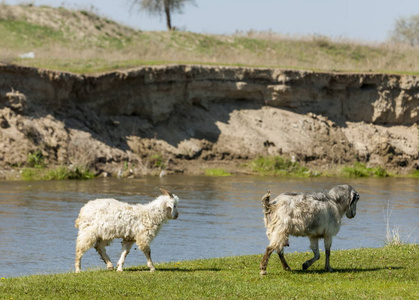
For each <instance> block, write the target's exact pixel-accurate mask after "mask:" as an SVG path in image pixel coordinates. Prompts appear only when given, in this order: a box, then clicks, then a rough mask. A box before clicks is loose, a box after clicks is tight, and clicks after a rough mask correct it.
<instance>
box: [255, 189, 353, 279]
mask: <svg viewBox="0 0 419 300" xmlns="http://www.w3.org/2000/svg"><path fill="white" fill-rule="evenodd" d="M358 199H359V194H358V192H357V191H356V190H355V189H354V188H352V187H351V186H350V185H346V184H345V185H338V186H335V187H333V188H331V189H330V190H328V191H324V192H314V193H282V194H280V195H279V196H278V197H276V198H275V199H274V200H273V201H272V202H270V191H268V193H267V194H265V195H264V196H263V198H262V205H263V206H264V213H265V218H264V221H265V227H266V234H267V236H268V239H269V242H270V243H269V245H268V247H267V248H266V252H265V255H264V256H263V259H262V262H261V263H260V270H261V271H260V274H261V275H265V274H266V267H267V265H268V261H269V257H270V256H271V254H272V252H273V251H276V252H277V253H278V255H279V258H280V260H281V263H282V267H283V269H284V270H291V268H290V267H289V266H288V264H287V262H286V260H285V257H284V247H285V246H289V235H293V236H307V237H308V238H309V239H310V248H311V249H312V250H313V253H314V257H313V258H312V259H310V260H308V261H306V262H305V263H304V264H303V270H306V269H307V268H309V267H310V266H311V265H312V264H313V263H314V262H315V261H316V260H318V259H319V258H320V253H319V239H320V238H323V239H324V247H325V250H326V264H325V269H326V270H327V271H329V272H331V271H333V269H332V268H331V267H330V262H329V259H330V247H331V246H332V237H333V236H335V235H336V234H337V233H338V232H339V229H340V226H341V219H342V217H343V215H344V214H346V216H347V217H348V218H349V219H352V218H353V217H355V215H356V204H357V202H358Z"/></svg>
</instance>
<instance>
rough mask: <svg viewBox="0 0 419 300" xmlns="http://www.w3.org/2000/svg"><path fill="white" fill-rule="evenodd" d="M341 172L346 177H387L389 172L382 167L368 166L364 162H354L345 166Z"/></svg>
mask: <svg viewBox="0 0 419 300" xmlns="http://www.w3.org/2000/svg"><path fill="white" fill-rule="evenodd" d="M342 174H343V175H344V176H346V177H388V176H390V175H389V173H387V171H386V170H385V169H383V168H382V167H375V168H368V167H367V166H366V165H365V164H363V163H359V162H356V163H355V164H354V165H353V166H352V167H350V166H349V167H348V166H345V167H343V169H342Z"/></svg>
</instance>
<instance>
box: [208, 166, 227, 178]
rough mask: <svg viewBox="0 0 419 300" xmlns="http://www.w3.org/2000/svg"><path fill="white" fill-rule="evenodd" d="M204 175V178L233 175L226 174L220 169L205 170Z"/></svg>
mask: <svg viewBox="0 0 419 300" xmlns="http://www.w3.org/2000/svg"><path fill="white" fill-rule="evenodd" d="M205 175H206V176H220V177H221V176H231V175H233V174H231V173H229V172H227V171H226V170H224V169H221V168H215V169H206V170H205Z"/></svg>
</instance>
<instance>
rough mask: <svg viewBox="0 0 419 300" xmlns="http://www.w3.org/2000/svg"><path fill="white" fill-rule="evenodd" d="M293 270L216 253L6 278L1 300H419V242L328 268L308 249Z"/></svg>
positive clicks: (341, 255)
mask: <svg viewBox="0 0 419 300" xmlns="http://www.w3.org/2000/svg"><path fill="white" fill-rule="evenodd" d="M286 257H287V260H288V262H289V264H290V266H291V268H292V269H293V271H284V270H283V269H282V267H281V264H280V262H279V258H278V256H277V255H275V256H273V257H272V259H271V262H270V264H269V266H268V275H266V276H260V275H259V263H260V261H261V258H262V255H248V256H238V257H226V258H214V259H205V260H193V261H180V262H171V263H164V264H159V265H157V266H156V268H157V271H156V272H154V273H150V272H149V271H148V268H147V267H146V266H139V267H132V268H127V269H126V270H125V271H124V272H123V273H119V272H116V271H107V270H91V271H84V272H82V273H79V274H75V273H68V274H54V275H34V276H27V277H17V278H1V281H0V298H2V299H123V298H127V299H130V298H131V299H133V298H136V299H145V298H147V299H418V298H419V290H418V289H417V283H418V280H419V264H418V263H417V262H418V260H419V245H400V246H386V247H383V248H377V249H374V248H361V249H353V250H340V251H333V250H332V254H331V262H332V267H333V268H334V269H335V272H332V273H329V272H326V271H325V270H324V269H323V266H324V257H325V255H324V252H322V253H321V258H320V260H319V261H317V262H316V263H315V264H314V265H313V266H312V267H311V268H310V269H309V270H307V271H302V270H301V264H302V263H303V262H304V261H305V260H307V259H308V258H310V257H312V253H311V252H305V253H291V254H287V253H286Z"/></svg>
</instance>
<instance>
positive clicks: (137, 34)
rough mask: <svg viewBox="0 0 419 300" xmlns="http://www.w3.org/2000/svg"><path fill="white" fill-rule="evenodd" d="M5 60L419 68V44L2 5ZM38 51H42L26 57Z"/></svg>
mask: <svg viewBox="0 0 419 300" xmlns="http://www.w3.org/2000/svg"><path fill="white" fill-rule="evenodd" d="M0 40H1V41H2V43H1V44H0V61H2V62H6V63H14V64H20V65H25V66H34V67H42V68H49V69H55V70H62V71H70V72H76V73H91V72H103V71H110V70H115V69H125V68H132V67H137V66H140V65H155V64H210V65H211V64H213V65H226V66H251V67H267V68H289V69H304V70H313V71H327V72H329V71H350V72H385V73H400V74H406V73H407V74H419V73H418V70H417V66H418V65H419V48H418V47H410V46H406V45H396V44H390V43H382V44H377V43H375V44H373V43H370V44H368V43H362V42H357V41H350V40H341V39H340V40H333V39H330V38H328V37H324V36H319V35H313V36H305V37H292V36H287V35H283V34H279V33H275V32H271V31H267V32H266V31H265V32H257V31H252V30H251V31H248V32H237V33H236V34H233V35H211V34H198V33H193V32H186V31H171V32H162V31H140V30H135V29H133V28H130V27H127V26H123V25H121V24H118V23H116V22H114V21H112V20H109V19H107V18H102V17H100V16H97V15H96V14H95V13H93V12H91V11H86V10H71V9H66V8H63V7H60V8H52V7H48V6H34V5H32V4H29V5H25V4H22V5H17V6H11V5H6V4H0ZM29 52H34V56H35V57H34V58H20V55H22V54H24V53H29Z"/></svg>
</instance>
